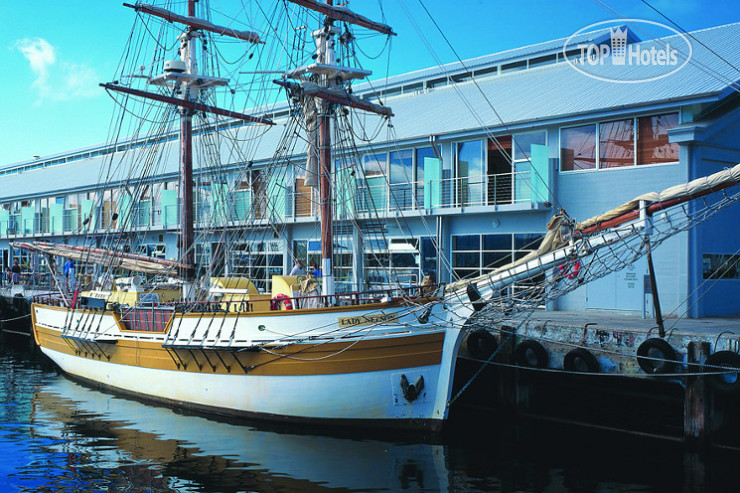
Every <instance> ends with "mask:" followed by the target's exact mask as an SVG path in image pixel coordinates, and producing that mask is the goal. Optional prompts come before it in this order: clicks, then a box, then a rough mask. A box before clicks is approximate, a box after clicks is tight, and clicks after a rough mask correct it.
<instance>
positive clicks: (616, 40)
mask: <svg viewBox="0 0 740 493" xmlns="http://www.w3.org/2000/svg"><path fill="white" fill-rule="evenodd" d="M609 36H610V37H611V43H612V64H613V65H624V64H625V61H626V58H627V28H626V27H625V28H624V29H622V28H621V27H616V28H611V27H610V28H609Z"/></svg>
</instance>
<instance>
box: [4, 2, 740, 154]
mask: <svg viewBox="0 0 740 493" xmlns="http://www.w3.org/2000/svg"><path fill="white" fill-rule="evenodd" d="M209 1H210V4H211V6H212V7H213V8H218V9H220V10H229V9H232V8H233V10H234V11H237V10H239V8H240V7H241V4H242V1H244V2H246V1H247V0H209ZM260 1H261V2H262V3H272V2H273V1H282V0H260ZM422 1H423V4H422ZM647 1H648V3H649V4H650V5H652V6H653V7H654V8H655V9H657V10H658V11H659V12H661V13H662V14H663V15H665V16H666V17H668V18H669V19H670V20H671V21H673V22H674V23H675V24H677V25H678V26H680V28H681V29H684V30H687V31H692V30H696V29H703V28H708V27H713V26H718V25H723V24H729V23H733V22H738V21H740V6H739V5H738V3H737V0H716V1H712V2H706V1H704V2H702V1H700V0H647ZM122 3H123V2H122V0H64V1H59V0H34V1H28V2H16V1H11V0H0V19H3V21H4V22H3V29H2V30H0V47H1V49H0V67H1V68H0V107H1V108H2V110H1V111H2V118H0V166H4V165H7V164H11V163H15V162H19V161H25V160H29V159H32V158H33V157H34V156H42V157H43V156H47V155H51V154H55V153H60V152H66V151H70V150H74V149H78V148H81V147H85V146H88V145H95V144H102V143H104V142H105V140H106V138H107V135H108V129H109V126H110V119H111V115H112V114H113V111H114V102H113V101H112V100H111V98H110V97H109V96H108V95H107V93H106V92H105V91H104V90H103V89H102V88H100V87H98V83H100V82H108V81H110V80H111V78H112V77H113V73H114V70H115V68H116V65H117V62H118V60H119V59H120V56H121V53H122V50H123V49H124V46H125V43H126V39H127V36H128V35H129V33H130V30H131V25H132V23H133V21H134V15H135V14H134V12H133V11H132V10H131V9H128V8H125V7H123V6H122ZM129 3H134V0H129ZM149 3H154V2H153V0H149ZM175 3H176V4H178V5H179V4H181V3H182V2H175ZM335 3H338V2H337V1H335ZM347 6H348V8H351V9H352V10H354V11H356V12H358V13H360V14H363V15H366V16H368V17H370V18H372V19H376V20H379V19H381V18H384V19H385V22H386V23H387V24H390V25H391V26H392V27H393V29H394V30H395V31H396V33H397V34H398V36H396V37H394V38H393V39H392V41H391V43H390V46H389V47H388V49H387V50H386V51H384V52H383V53H382V55H381V56H379V57H377V58H376V59H374V60H371V61H369V64H368V67H369V68H371V69H372V70H373V71H374V75H373V77H372V78H376V79H378V78H383V77H385V75H386V73H388V75H399V74H403V73H405V72H409V71H412V70H419V69H423V68H428V67H434V66H437V65H438V63H439V62H441V63H449V62H454V61H456V60H457V58H458V57H460V58H462V59H463V60H464V59H468V58H473V57H477V56H482V55H487V54H491V53H496V52H500V51H503V50H507V49H512V48H518V47H522V46H527V45H531V44H536V43H540V42H544V41H549V40H553V39H558V38H566V37H568V36H570V35H571V34H573V33H574V32H576V31H578V30H580V29H582V28H583V27H585V26H588V25H589V24H593V23H596V22H600V21H608V20H613V19H616V18H620V17H621V18H633V19H645V20H652V21H656V22H661V23H664V24H669V22H668V21H667V20H666V19H665V18H664V17H661V15H659V14H658V13H656V12H655V11H654V10H652V9H651V8H649V7H648V6H647V5H645V3H643V2H642V1H639V0H619V1H616V0H561V1H557V2H555V1H552V0H549V1H541V0H536V1H534V0H517V1H513V2H512V1H506V2H504V1H499V0H351V1H350V2H349V5H347ZM430 16H431V18H430ZM432 19H433V21H432ZM440 30H441V31H442V32H444V37H443V36H442V34H440ZM448 43H449V44H448ZM450 45H451V47H450ZM388 52H389V54H390V56H388ZM379 53H380V49H379V48H378V49H377V50H376V49H373V48H372V47H371V48H370V49H369V51H368V52H367V54H368V55H370V56H376V55H378V54H379Z"/></svg>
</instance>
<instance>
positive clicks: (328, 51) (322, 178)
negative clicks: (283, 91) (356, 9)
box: [316, 0, 337, 296]
mask: <svg viewBox="0 0 740 493" xmlns="http://www.w3.org/2000/svg"><path fill="white" fill-rule="evenodd" d="M326 4H327V5H328V6H330V7H331V6H332V4H333V0H326ZM333 29H334V24H333V19H329V18H327V23H326V28H325V29H323V30H322V32H320V33H318V35H317V38H316V45H317V51H318V55H319V56H318V57H317V60H316V61H317V62H318V63H321V64H325V65H336V62H337V60H336V55H335V53H334V37H333V32H332V31H333ZM322 44H323V46H322ZM321 79H322V80H321V82H322V85H323V86H324V87H326V88H329V87H330V86H331V84H332V81H331V79H330V78H329V74H323V75H321ZM330 111H331V104H329V102H328V101H326V100H323V99H322V100H320V103H319V114H318V122H317V123H318V127H319V141H318V148H319V196H320V197H321V199H320V202H319V204H320V208H321V209H320V210H321V273H322V274H321V275H322V284H323V286H322V287H323V293H324V294H325V295H327V296H331V295H333V294H334V292H335V285H334V265H333V259H334V239H333V236H332V210H331V205H332V204H331V198H332V194H331V133H330V132H331V123H330V119H329V112H330Z"/></svg>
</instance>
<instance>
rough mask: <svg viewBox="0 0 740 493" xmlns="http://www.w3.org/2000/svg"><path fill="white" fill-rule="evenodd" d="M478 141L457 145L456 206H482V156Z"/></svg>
mask: <svg viewBox="0 0 740 493" xmlns="http://www.w3.org/2000/svg"><path fill="white" fill-rule="evenodd" d="M482 148H483V146H482V145H481V141H480V140H474V141H472V142H463V143H460V144H458V145H457V177H458V181H457V198H458V205H461V206H465V205H483V198H484V197H483V195H484V191H485V188H484V182H485V177H484V175H483V155H482V150H483V149H482Z"/></svg>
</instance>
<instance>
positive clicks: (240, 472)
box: [17, 377, 448, 492]
mask: <svg viewBox="0 0 740 493" xmlns="http://www.w3.org/2000/svg"><path fill="white" fill-rule="evenodd" d="M31 437H32V438H33V439H34V441H35V442H36V443H38V446H39V447H41V448H42V449H43V451H44V453H43V454H40V455H39V457H37V459H36V460H35V461H34V463H33V464H29V465H28V466H27V467H25V468H23V472H22V473H20V474H18V475H17V479H19V480H20V481H18V485H19V486H25V487H30V486H32V487H34V488H35V489H36V490H45V489H48V490H49V491H58V490H70V489H72V488H79V489H80V490H81V491H93V490H98V489H103V490H108V491H162V492H164V491H178V492H179V491H282V492H288V491H296V492H298V491H326V490H332V491H343V490H345V491H402V490H403V491H447V490H448V485H447V471H446V469H445V459H444V451H443V447H442V446H441V445H431V444H424V443H413V444H405V443H389V442H383V441H375V440H357V439H349V438H333V437H327V436H317V435H301V434H291V433H279V432H272V431H262V430H258V429H255V428H251V427H248V426H244V425H232V424H228V423H223V422H217V421H212V420H209V419H205V418H201V417H198V416H186V415H180V414H177V413H175V412H173V411H171V410H169V409H166V408H161V407H154V406H147V405H144V404H140V403H138V402H136V401H132V400H127V399H122V398H118V397H114V396H111V395H109V394H106V393H102V392H98V391H96V390H92V389H88V388H87V387H84V386H81V385H78V384H76V383H74V382H72V381H69V380H67V379H66V378H64V377H59V378H56V379H53V380H52V381H50V382H49V383H48V384H46V385H44V386H42V387H41V388H39V389H38V390H37V391H36V392H35V395H34V397H33V401H32V427H31ZM36 453H38V451H36ZM83 478H84V480H83ZM78 482H80V483H79V484H78ZM96 483H98V484H97V485H96Z"/></svg>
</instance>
